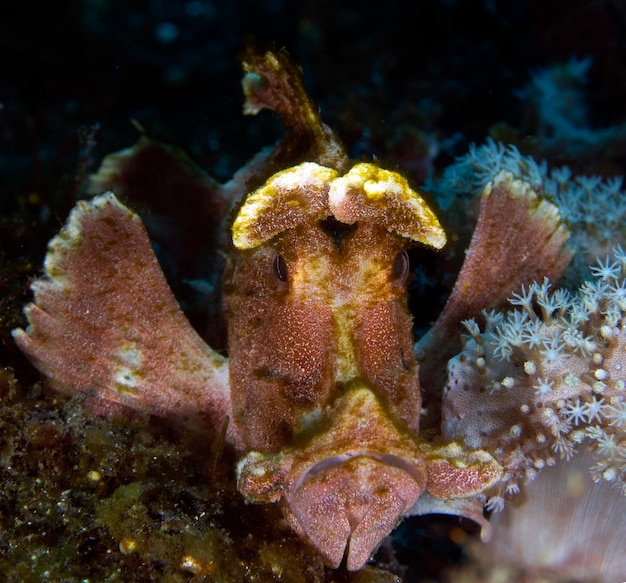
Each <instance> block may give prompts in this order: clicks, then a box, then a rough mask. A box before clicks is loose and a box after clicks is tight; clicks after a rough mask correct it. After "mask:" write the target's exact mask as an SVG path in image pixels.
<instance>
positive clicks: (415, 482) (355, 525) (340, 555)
mask: <svg viewBox="0 0 626 583" xmlns="http://www.w3.org/2000/svg"><path fill="white" fill-rule="evenodd" d="M426 481H427V472H426V470H425V467H424V465H423V464H411V463H409V462H407V461H406V460H403V459H401V458H399V457H398V456H394V455H390V454H384V453H380V452H376V451H370V450H354V451H350V452H345V453H342V454H340V455H337V456H334V457H332V458H329V459H326V460H323V461H320V462H318V463H317V464H315V465H313V466H312V467H311V468H310V469H309V470H308V471H306V472H305V473H303V474H302V475H301V476H299V477H298V479H297V481H296V482H295V483H294V484H293V486H292V487H291V488H289V489H288V490H287V491H286V492H285V494H284V501H285V502H286V503H287V505H288V508H286V515H287V518H288V519H290V522H291V523H292V526H293V528H294V529H295V530H297V531H299V532H300V533H301V534H304V535H305V536H306V537H307V538H308V539H309V540H310V541H311V543H312V544H313V545H314V546H315V547H316V548H317V549H318V550H319V551H320V552H321V554H322V556H323V557H324V560H325V562H326V563H327V564H328V565H329V566H330V567H333V568H337V567H339V565H340V564H341V562H342V561H343V560H344V556H345V560H346V567H347V568H348V570H350V571H355V570H358V569H360V568H361V567H362V566H363V565H364V564H365V563H366V561H367V560H368V559H369V557H370V555H371V554H372V553H373V552H374V551H375V550H376V549H377V548H378V546H379V545H380V543H381V542H382V540H383V539H384V537H385V536H387V535H388V534H389V533H390V532H391V531H392V530H393V529H394V528H395V527H396V526H397V524H398V523H399V522H400V520H401V519H402V517H403V516H404V515H405V514H406V512H407V511H408V510H409V509H410V508H411V507H412V506H413V505H414V504H415V503H416V502H417V500H418V499H419V497H420V496H421V495H422V493H423V491H424V490H425V488H426Z"/></svg>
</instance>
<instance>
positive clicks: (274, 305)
mask: <svg viewBox="0 0 626 583" xmlns="http://www.w3.org/2000/svg"><path fill="white" fill-rule="evenodd" d="M276 264H277V262H276V252H275V251H274V250H272V249H258V250H255V251H254V252H252V253H246V254H242V257H240V258H239V259H238V262H237V265H236V267H235V268H234V270H233V275H232V278H231V282H230V285H229V288H228V293H227V311H228V320H229V357H230V381H231V394H232V402H233V414H234V417H235V419H234V421H235V423H237V424H238V426H239V427H240V429H241V430H242V433H243V435H244V439H245V441H246V443H247V445H248V447H249V448H251V449H255V450H261V451H276V450H279V449H280V448H281V447H282V446H283V445H285V444H286V443H287V442H289V440H290V439H291V436H292V435H293V433H294V431H295V430H296V429H297V425H298V423H299V420H300V419H301V418H302V417H303V416H305V415H307V414H309V413H311V412H313V411H315V410H316V408H317V407H318V404H320V403H321V402H323V401H325V400H326V398H327V394H328V391H329V387H330V386H331V377H332V365H331V361H330V358H329V353H330V351H331V350H332V317H331V314H330V309H329V308H327V307H325V306H324V303H323V302H319V301H317V302H316V301H315V299H314V298H311V299H310V301H303V299H302V298H301V297H300V299H297V298H295V297H294V295H295V294H294V293H293V290H292V289H291V287H290V285H291V284H290V282H289V280H287V281H282V280H281V278H280V277H276V275H277V273H276ZM279 267H280V269H279V270H278V273H279V274H280V273H283V268H285V265H280V266H279ZM290 267H292V266H291V265H290V262H289V260H287V261H286V269H287V272H286V273H287V275H289V270H290Z"/></svg>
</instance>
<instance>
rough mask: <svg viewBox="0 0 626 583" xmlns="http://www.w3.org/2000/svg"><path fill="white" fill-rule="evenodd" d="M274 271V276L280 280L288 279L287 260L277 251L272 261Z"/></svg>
mask: <svg viewBox="0 0 626 583" xmlns="http://www.w3.org/2000/svg"><path fill="white" fill-rule="evenodd" d="M272 271H273V273H274V276H275V277H277V278H278V279H279V280H280V281H287V275H288V272H287V262H286V261H285V258H284V257H283V256H282V255H281V254H280V253H276V254H275V255H274V261H273V262H272Z"/></svg>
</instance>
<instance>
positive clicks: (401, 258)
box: [391, 250, 409, 284]
mask: <svg viewBox="0 0 626 583" xmlns="http://www.w3.org/2000/svg"><path fill="white" fill-rule="evenodd" d="M391 274H392V277H393V279H394V281H397V282H398V283H400V284H402V283H404V282H405V281H406V278H407V277H408V275H409V254H408V253H407V252H406V250H403V251H400V253H398V254H397V255H396V258H395V260H394V262H393V268H392V270H391Z"/></svg>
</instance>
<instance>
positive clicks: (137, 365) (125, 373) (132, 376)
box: [113, 342, 143, 394]
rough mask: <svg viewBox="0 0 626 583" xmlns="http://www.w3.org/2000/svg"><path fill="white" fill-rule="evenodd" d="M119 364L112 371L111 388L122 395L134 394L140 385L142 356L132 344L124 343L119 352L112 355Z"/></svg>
mask: <svg viewBox="0 0 626 583" xmlns="http://www.w3.org/2000/svg"><path fill="white" fill-rule="evenodd" d="M113 360H114V361H117V362H119V365H118V366H117V367H116V368H115V369H114V374H113V383H114V384H113V386H114V387H115V388H116V389H117V390H118V391H120V392H123V393H131V394H132V393H134V392H135V390H136V389H137V387H138V386H139V384H140V383H141V374H140V373H141V370H142V367H143V354H142V352H141V350H139V349H138V348H137V345H136V344H135V343H134V342H125V343H124V344H123V345H122V347H121V348H120V350H119V351H118V352H117V353H115V354H114V355H113Z"/></svg>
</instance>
